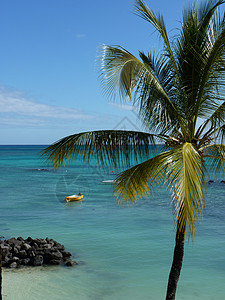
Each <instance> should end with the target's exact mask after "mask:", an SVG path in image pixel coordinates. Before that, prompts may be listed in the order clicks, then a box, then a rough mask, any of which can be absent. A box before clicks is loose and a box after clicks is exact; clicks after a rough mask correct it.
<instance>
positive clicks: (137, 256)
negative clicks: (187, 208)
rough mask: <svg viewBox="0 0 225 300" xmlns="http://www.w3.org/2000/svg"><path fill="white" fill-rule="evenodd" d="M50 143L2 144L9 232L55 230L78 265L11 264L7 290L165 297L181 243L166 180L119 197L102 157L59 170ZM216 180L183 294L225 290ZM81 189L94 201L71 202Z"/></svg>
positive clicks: (197, 298) (18, 297) (50, 233)
mask: <svg viewBox="0 0 225 300" xmlns="http://www.w3.org/2000/svg"><path fill="white" fill-rule="evenodd" d="M41 149H43V147H42V146H0V176H1V177H0V178H1V179H0V188H1V195H0V201H1V205H0V210H1V219H0V228H1V230H0V233H1V235H2V236H4V237H5V239H7V238H10V237H12V236H15V237H18V236H22V237H24V238H26V237H28V236H31V237H33V238H36V237H40V238H45V237H49V238H53V239H55V240H57V241H58V242H60V243H62V244H64V245H65V247H66V250H68V251H70V252H71V253H72V254H73V258H74V259H75V260H76V261H77V262H78V266H75V267H72V268H68V267H64V266H52V267H36V268H25V269H15V270H9V269H7V270H4V271H3V299H7V300H13V299H15V300H36V299H42V300H51V299H53V300H62V299H64V300H70V299H76V300H139V299H140V300H145V299H146V300H147V299H148V300H150V299H153V300H160V299H164V298H165V292H166V286H167V279H168V275H169V271H170V266H171V261H172V255H173V247H174V238H175V230H174V219H173V210H172V206H171V204H170V198H169V195H168V193H167V191H166V188H165V187H156V189H155V192H154V194H153V195H151V196H147V197H146V198H145V199H142V200H138V202H137V203H136V204H135V205H130V206H127V205H125V204H123V205H119V204H118V203H117V201H116V199H115V198H114V197H113V187H112V185H110V184H103V183H102V180H109V179H114V178H115V173H116V172H117V171H118V170H117V171H116V170H113V172H112V170H105V171H101V170H99V168H98V167H97V164H96V162H95V160H93V161H91V164H90V165H89V166H87V165H84V164H83V163H82V162H77V163H76V164H74V165H73V166H68V167H65V168H62V169H60V170H57V171H54V169H53V168H52V166H51V165H49V164H47V163H46V162H45V161H44V160H43V159H42V158H41V157H40V155H39V152H40V151H41ZM222 179H223V178H222V177H221V176H219V177H217V178H216V180H215V182H214V183H212V184H210V185H209V186H208V188H207V196H206V209H205V212H204V216H203V218H201V219H200V221H199V224H198V226H197V228H196V238H195V240H194V242H192V241H191V240H189V241H188V240H187V241H186V244H185V257H184V262H183V268H182V272H181V277H180V281H179V284H178V290H177V298H176V299H177V300H203V299H204V300H224V299H225V285H224V283H225V255H224V253H225V185H224V184H223V183H221V182H220V181H221V180H222ZM78 192H81V193H83V194H84V201H83V202H79V203H70V204H66V202H65V199H64V197H65V196H66V195H70V194H74V193H78Z"/></svg>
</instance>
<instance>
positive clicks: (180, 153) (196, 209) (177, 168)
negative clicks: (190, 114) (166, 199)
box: [168, 143, 205, 237]
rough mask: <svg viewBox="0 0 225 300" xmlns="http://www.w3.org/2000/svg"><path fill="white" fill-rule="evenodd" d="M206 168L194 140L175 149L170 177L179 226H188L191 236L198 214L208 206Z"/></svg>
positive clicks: (178, 227) (183, 227)
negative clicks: (204, 189) (192, 142)
mask: <svg viewBox="0 0 225 300" xmlns="http://www.w3.org/2000/svg"><path fill="white" fill-rule="evenodd" d="M204 171H205V170H204V169H203V164H202V158H201V156H200V154H199V153H198V151H197V150H196V149H195V148H194V146H193V145H192V144H191V143H184V144H183V145H181V146H178V147H176V148H175V149H174V151H173V160H172V162H171V164H170V165H169V169H168V180H169V186H170V189H171V192H172V199H173V203H174V206H175V211H176V221H177V230H178V232H182V231H184V232H185V230H187V232H189V233H190V234H191V236H192V237H193V236H194V233H195V224H196V222H197V221H198V216H199V215H201V214H202V209H203V208H204V206H205V203H204V193H203V188H204V184H205V179H204V174H205V172H204Z"/></svg>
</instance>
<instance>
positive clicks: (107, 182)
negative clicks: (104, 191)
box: [102, 180, 115, 184]
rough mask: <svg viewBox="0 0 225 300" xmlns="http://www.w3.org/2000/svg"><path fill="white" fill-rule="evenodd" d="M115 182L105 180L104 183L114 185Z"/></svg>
mask: <svg viewBox="0 0 225 300" xmlns="http://www.w3.org/2000/svg"><path fill="white" fill-rule="evenodd" d="M114 182H115V180H103V181H102V183H106V184H111V183H114Z"/></svg>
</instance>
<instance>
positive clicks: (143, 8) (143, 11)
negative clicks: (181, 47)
mask: <svg viewBox="0 0 225 300" xmlns="http://www.w3.org/2000/svg"><path fill="white" fill-rule="evenodd" d="M135 8H136V12H137V15H138V16H140V17H141V18H143V19H144V20H146V21H148V22H150V24H152V25H153V26H154V27H155V29H156V30H157V31H158V32H159V34H160V36H161V37H162V39H163V41H164V49H165V51H166V53H167V55H168V57H169V58H170V61H171V63H172V65H173V69H174V70H175V75H176V77H177V76H179V72H178V70H177V65H176V60H175V57H174V54H173V51H172V49H171V45H170V41H169V38H168V34H167V31H166V26H165V23H164V19H163V17H162V16H161V15H160V14H158V16H156V15H155V13H154V12H153V11H152V10H151V9H150V8H149V7H148V6H147V5H146V4H145V3H144V1H141V0H136V5H135Z"/></svg>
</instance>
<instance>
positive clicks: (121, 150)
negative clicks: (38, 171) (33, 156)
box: [42, 130, 157, 168]
mask: <svg viewBox="0 0 225 300" xmlns="http://www.w3.org/2000/svg"><path fill="white" fill-rule="evenodd" d="M155 138H157V136H156V135H152V134H148V133H144V132H137V131H122V130H102V131H90V132H84V133H78V134H74V135H70V136H67V137H65V138H62V139H61V140H59V141H58V142H56V143H55V144H53V145H51V146H49V147H47V148H46V149H45V150H44V151H43V153H42V155H44V156H46V157H48V158H49V159H50V160H51V161H53V163H54V166H55V167H56V168H58V167H60V166H62V165H63V164H65V163H66V162H69V161H70V160H71V159H83V160H87V161H89V160H90V158H91V157H93V156H96V157H97V159H98V161H99V162H100V163H101V165H102V166H107V165H113V166H129V165H130V164H131V163H134V161H138V160H139V159H140V158H141V157H143V156H145V155H149V153H150V148H149V145H150V144H153V145H154V144H155Z"/></svg>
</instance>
